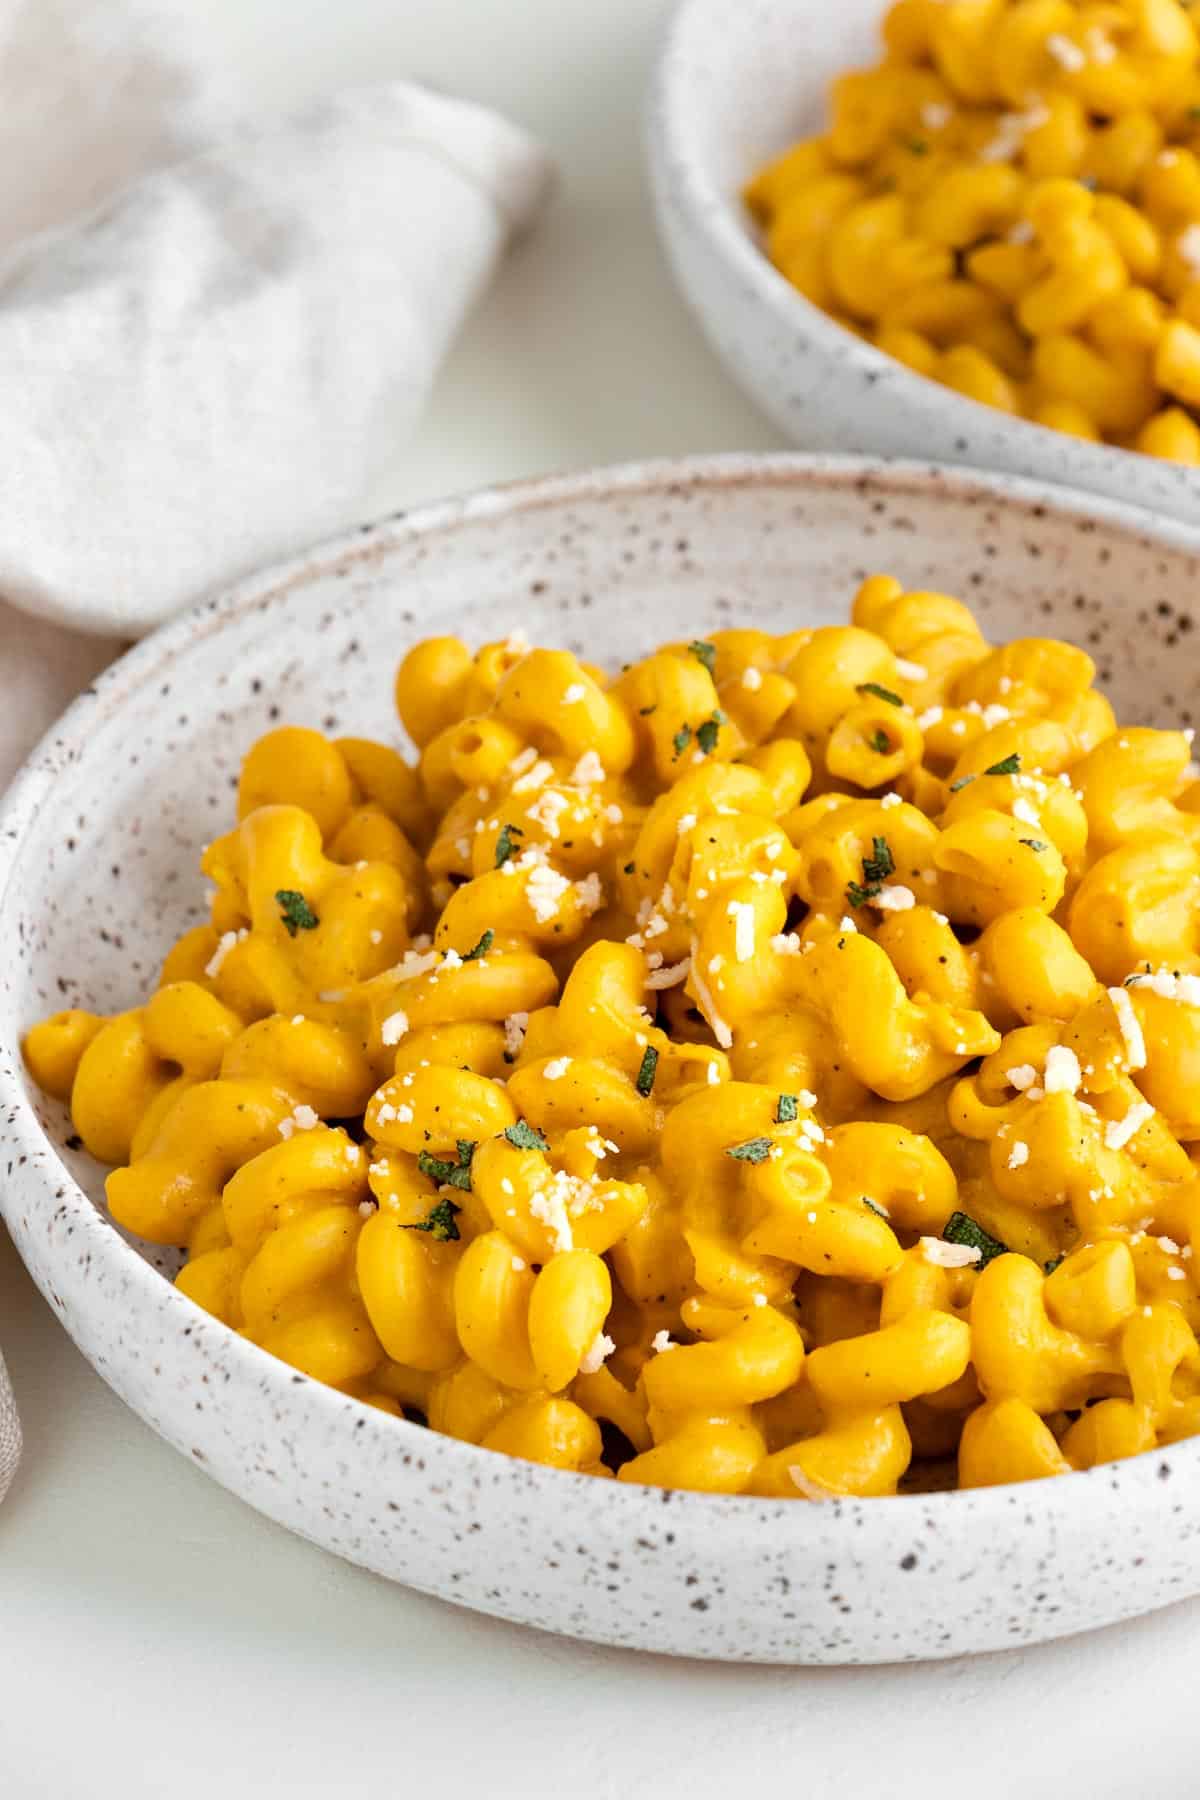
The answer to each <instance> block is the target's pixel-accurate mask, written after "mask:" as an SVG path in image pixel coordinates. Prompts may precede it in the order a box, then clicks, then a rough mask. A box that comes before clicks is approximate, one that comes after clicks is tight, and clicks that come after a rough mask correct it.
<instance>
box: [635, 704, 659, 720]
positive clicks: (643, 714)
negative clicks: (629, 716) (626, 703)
mask: <svg viewBox="0 0 1200 1800" xmlns="http://www.w3.org/2000/svg"><path fill="white" fill-rule="evenodd" d="M657 711H658V702H657V701H656V702H655V703H654V705H653V706H639V707H638V718H639V719H648V718H649V717H650V714H651V713H652V712H657Z"/></svg>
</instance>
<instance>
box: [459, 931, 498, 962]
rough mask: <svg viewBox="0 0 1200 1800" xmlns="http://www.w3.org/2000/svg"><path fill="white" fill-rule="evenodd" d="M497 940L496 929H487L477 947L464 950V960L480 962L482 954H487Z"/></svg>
mask: <svg viewBox="0 0 1200 1800" xmlns="http://www.w3.org/2000/svg"><path fill="white" fill-rule="evenodd" d="M495 941H496V934H495V932H494V931H485V932H484V934H483V936H482V937H481V938H480V940H479V942H478V943H477V944H476V945H475V948H474V949H473V950H464V951H463V954H462V960H463V961H464V962H478V961H479V959H480V957H481V956H486V955H487V953H488V951H489V950H490V949H491V947H492V945H493V944H494V943H495Z"/></svg>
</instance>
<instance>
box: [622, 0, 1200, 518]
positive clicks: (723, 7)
mask: <svg viewBox="0 0 1200 1800" xmlns="http://www.w3.org/2000/svg"><path fill="white" fill-rule="evenodd" d="M885 4H886V0H838V4H837V5H836V6H831V5H829V4H827V0H741V3H740V4H738V5H730V4H729V0H683V4H681V5H680V6H679V8H678V10H677V11H676V12H675V14H674V15H673V17H672V19H671V22H670V24H669V26H668V29H667V33H666V36H665V38H664V41H663V45H662V49H661V52H660V56H659V60H658V65H657V69H656V73H655V77H654V82H653V86H652V90H651V97H650V103H649V111H648V118H647V145H648V154H649V160H650V172H651V183H652V187H653V192H654V199H655V207H656V212H657V216H658V223H659V229H660V232H661V235H662V239H663V243H664V245H665V247H666V251H667V255H668V259H669V261H670V263H671V266H672V268H673V270H674V273H675V277H676V280H677V282H678V284H679V288H680V291H681V293H682V294H683V297H684V299H685V301H686V302H687V304H688V305H689V306H690V307H691V309H692V311H693V312H694V313H695V315H696V318H697V320H698V322H699V324H700V326H701V328H702V330H703V331H704V334H705V336H706V337H707V339H708V341H709V343H710V344H711V346H712V348H713V349H714V350H715V351H716V353H717V355H718V356H719V358H720V359H721V361H722V362H723V363H724V364H725V366H726V368H727V369H728V370H729V372H730V374H731V375H732V376H733V378H734V380H735V381H737V382H738V383H739V385H740V386H741V387H742V388H744V389H745V391H746V392H747V393H748V394H749V395H750V396H751V397H752V398H753V399H754V400H756V401H757V402H758V404H759V405H760V406H761V407H762V409H763V411H764V412H766V413H767V414H768V415H769V416H770V418H771V419H772V420H774V422H775V424H776V425H778V426H779V428H780V430H781V431H783V432H784V433H786V435H787V436H788V437H789V438H790V439H791V441H792V442H793V443H796V444H799V445H801V446H802V447H804V448H806V449H810V450H854V451H872V452H877V453H880V454H883V455H888V456H914V455H915V456H929V457H935V458H937V459H938V460H939V461H943V462H955V463H971V464H973V465H975V466H976V467H978V468H985V469H1003V470H1007V471H1009V472H1011V473H1013V474H1019V475H1032V476H1036V477H1038V478H1039V479H1041V480H1044V481H1054V482H1060V483H1064V484H1066V485H1068V486H1072V487H1076V488H1083V489H1086V490H1087V491H1089V492H1091V493H1095V494H1105V495H1108V496H1109V497H1110V498H1111V499H1116V500H1132V501H1135V502H1136V503H1137V504H1139V505H1142V506H1147V507H1150V508H1152V509H1153V510H1155V511H1158V512H1163V513H1166V514H1167V515H1168V516H1170V517H1172V518H1177V519H1185V520H1190V521H1193V522H1200V470H1195V469H1187V468H1184V467H1182V466H1181V465H1179V464H1175V463H1165V462H1162V461H1160V460H1158V459H1157V458H1155V457H1150V456H1139V455H1135V454H1133V453H1132V452H1130V451H1126V450H1114V449H1110V448H1108V447H1107V446H1106V445H1099V444H1087V443H1083V442H1082V441H1080V440H1079V439H1076V438H1071V437H1068V436H1066V434H1065V433H1063V432H1058V431H1049V430H1047V429H1046V428H1045V427H1044V426H1041V425H1032V424H1030V423H1029V422H1028V421H1026V420H1024V419H1013V418H1010V417H1008V416H1007V415H1006V414H1005V413H1001V412H997V411H996V410H995V408H993V407H986V406H981V405H979V404H978V403H977V402H976V401H974V400H968V399H966V398H964V397H963V396H962V395H960V394H956V393H955V392H954V391H953V390H952V389H950V388H945V387H941V386H939V385H938V384H937V383H936V382H933V381H927V380H925V378H924V377H923V376H920V375H916V374H914V373H913V372H912V371H911V370H910V369H907V368H905V367H904V365H903V364H902V363H898V362H896V361H895V360H894V359H893V358H892V357H889V356H884V355H883V354H882V352H880V351H878V350H876V349H875V348H874V347H873V346H872V345H870V344H867V343H864V342H863V341H862V340H861V339H860V338H857V337H855V336H853V334H852V333H850V332H848V331H844V330H843V329H842V328H841V326H839V325H835V324H834V322H833V320H832V319H830V318H828V317H827V316H826V315H825V314H824V313H823V312H821V311H820V310H819V308H817V307H815V306H813V305H811V304H810V302H809V301H807V300H806V299H805V298H804V296H803V295H802V294H799V293H797V291H796V289H795V288H793V287H792V286H791V285H790V284H789V283H788V282H786V281H785V280H784V279H783V277H782V276H781V275H779V274H777V273H776V271H775V269H774V268H773V267H772V266H771V264H770V263H769V262H768V261H767V258H766V256H765V255H764V254H763V252H762V250H761V249H760V248H759V245H758V241H757V236H756V232H755V227H754V225H753V222H752V220H751V219H750V217H749V215H748V214H747V213H746V212H745V209H744V208H743V206H742V204H741V200H740V197H739V196H740V194H741V190H742V187H743V185H744V183H745V182H746V180H747V178H748V177H749V176H750V175H751V174H753V172H754V171H755V169H757V168H759V167H760V166H761V165H762V163H764V162H766V161H767V160H768V159H769V158H771V157H772V156H775V155H777V154H778V153H779V152H780V151H781V150H783V149H785V148H786V147H787V145H788V144H790V143H793V142H794V141H795V139H796V138H798V137H801V136H805V135H809V134H811V133H813V132H816V131H819V130H820V129H821V128H822V127H823V124H824V122H825V120H826V116H827V115H826V110H825V96H826V93H827V90H828V86H829V82H830V79H831V78H832V77H833V76H834V75H836V74H839V73H841V72H842V71H843V70H845V69H848V68H853V67H862V66H864V65H865V64H868V63H871V62H874V61H877V60H878V55H879V49H878V26H879V20H880V18H881V17H882V14H883V11H884V8H885Z"/></svg>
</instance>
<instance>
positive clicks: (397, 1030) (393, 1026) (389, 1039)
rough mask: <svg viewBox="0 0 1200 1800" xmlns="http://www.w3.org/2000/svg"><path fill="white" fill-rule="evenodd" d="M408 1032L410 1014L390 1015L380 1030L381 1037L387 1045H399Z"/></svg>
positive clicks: (397, 1013) (396, 1013) (395, 1013)
mask: <svg viewBox="0 0 1200 1800" xmlns="http://www.w3.org/2000/svg"><path fill="white" fill-rule="evenodd" d="M407 1030H408V1014H407V1013H403V1012H394V1013H389V1015H388V1017H387V1018H386V1019H385V1020H384V1021H383V1024H382V1025H381V1026H380V1028H379V1035H380V1037H381V1039H382V1040H383V1042H384V1043H385V1044H389V1045H391V1044H398V1043H399V1042H400V1039H401V1038H402V1037H403V1036H404V1034H405V1032H406V1031H407Z"/></svg>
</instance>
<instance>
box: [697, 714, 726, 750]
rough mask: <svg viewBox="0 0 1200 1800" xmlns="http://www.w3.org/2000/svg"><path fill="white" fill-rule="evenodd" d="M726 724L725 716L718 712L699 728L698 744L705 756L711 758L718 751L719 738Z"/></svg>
mask: <svg viewBox="0 0 1200 1800" xmlns="http://www.w3.org/2000/svg"><path fill="white" fill-rule="evenodd" d="M724 723H725V714H724V713H723V712H720V711H718V712H715V713H713V714H712V716H711V718H708V719H705V721H704V723H703V725H700V726H698V727H697V730H696V742H697V743H698V744H699V746H700V748H701V750H703V752H704V754H705V756H711V755H712V753H713V751H714V750H715V749H716V747H717V736H718V733H719V732H720V729H721V727H722V725H723V724H724Z"/></svg>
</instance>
